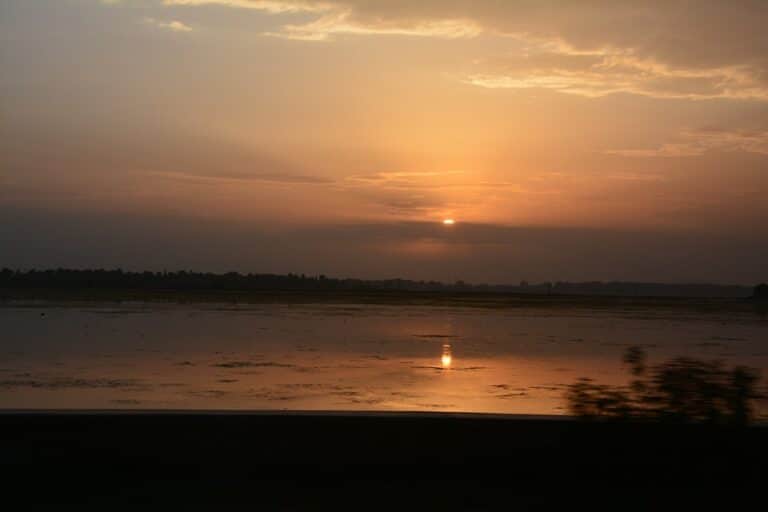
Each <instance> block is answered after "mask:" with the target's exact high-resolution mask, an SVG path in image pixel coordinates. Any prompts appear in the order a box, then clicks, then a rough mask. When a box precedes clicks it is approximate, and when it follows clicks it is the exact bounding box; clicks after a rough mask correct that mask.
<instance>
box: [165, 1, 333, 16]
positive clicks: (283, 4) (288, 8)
mask: <svg viewBox="0 0 768 512" xmlns="http://www.w3.org/2000/svg"><path fill="white" fill-rule="evenodd" d="M163 5H171V6H173V5H177V6H178V5H180V6H202V5H220V6H226V7H237V8H241V9H256V10H260V11H266V12H270V13H275V14H280V13H293V12H322V11H328V10H330V9H333V8H334V7H335V6H334V4H333V3H330V2H315V1H311V0H310V1H301V0H295V1H294V0H163Z"/></svg>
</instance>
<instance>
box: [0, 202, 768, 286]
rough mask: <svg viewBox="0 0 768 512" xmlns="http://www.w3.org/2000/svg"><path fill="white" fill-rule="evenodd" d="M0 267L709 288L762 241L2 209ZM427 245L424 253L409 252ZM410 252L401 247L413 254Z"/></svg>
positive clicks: (749, 274) (756, 259) (759, 268)
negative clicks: (284, 224)
mask: <svg viewBox="0 0 768 512" xmlns="http://www.w3.org/2000/svg"><path fill="white" fill-rule="evenodd" d="M0 214H1V215H2V217H3V219H4V222H3V223H2V224H0V245H2V247H3V248H4V250H3V251H2V253H0V267H2V266H10V267H31V266H36V267H57V266H65V267H100V268H103V267H123V268H126V269H137V270H144V269H150V270H162V269H163V268H168V269H172V268H177V269H194V270H205V271H228V270H239V271H246V272H299V273H302V272H304V273H309V274H315V273H325V274H328V275H336V276H351V277H366V278H377V277H397V276H400V277H405V278H414V279H441V280H448V281H452V280H455V279H465V280H468V281H473V282H516V281H518V280H520V279H530V280H557V279H564V280H591V279H602V280H611V279H619V280H647V281H716V282H735V283H744V284H750V283H754V282H756V281H758V280H761V279H764V278H765V276H764V270H765V264H764V263H765V259H766V258H767V257H768V245H767V244H766V242H765V237H760V236H757V235H756V234H755V233H754V232H753V229H751V228H750V229H746V230H741V231H739V230H736V229H734V230H733V231H732V232H731V233H730V234H728V235H727V236H726V235H719V234H715V233H707V232H697V233H685V234H684V233H679V232H672V231H630V230H610V229H584V228H544V227H514V226H503V225H492V224H466V223H463V224H462V223H459V224H457V225H456V226H454V227H452V228H446V227H444V226H442V225H441V224H439V223H423V222H400V223H397V222H395V223H362V224H350V225H335V226H316V227H294V228H282V229H280V230H270V229H269V228H268V227H267V226H263V225H258V224H253V223H246V222H232V221H227V222H225V221H211V220H201V219H191V218H171V217H148V216H139V215H134V216H121V215H106V214H105V215H101V216H93V215H87V214H75V213H64V212H60V211H50V212H43V211H40V210H36V211H29V210H22V209H11V208H9V207H2V210H0ZM422 247H426V248H427V249H429V250H428V251H427V252H421V251H420V250H419V248H422ZM414 248H415V250H412V249H414Z"/></svg>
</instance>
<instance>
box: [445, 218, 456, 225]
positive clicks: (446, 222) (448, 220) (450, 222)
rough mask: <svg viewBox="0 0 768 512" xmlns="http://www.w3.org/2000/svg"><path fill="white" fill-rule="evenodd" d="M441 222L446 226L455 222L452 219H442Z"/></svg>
mask: <svg viewBox="0 0 768 512" xmlns="http://www.w3.org/2000/svg"><path fill="white" fill-rule="evenodd" d="M443 224H445V225H446V226H453V225H454V224H456V221H455V220H453V219H444V220H443Z"/></svg>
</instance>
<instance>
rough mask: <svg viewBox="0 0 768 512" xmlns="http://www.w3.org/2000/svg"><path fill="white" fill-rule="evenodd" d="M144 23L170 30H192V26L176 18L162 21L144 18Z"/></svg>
mask: <svg viewBox="0 0 768 512" xmlns="http://www.w3.org/2000/svg"><path fill="white" fill-rule="evenodd" d="M144 23H146V24H147V25H152V26H153V27H156V28H160V29H163V30H170V31H172V32H192V27H190V26H189V25H187V24H185V23H183V22H181V21H177V20H171V21H163V20H158V19H156V18H144Z"/></svg>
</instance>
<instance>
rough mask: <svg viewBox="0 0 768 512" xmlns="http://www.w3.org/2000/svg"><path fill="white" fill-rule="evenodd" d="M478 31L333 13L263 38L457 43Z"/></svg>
mask: <svg viewBox="0 0 768 512" xmlns="http://www.w3.org/2000/svg"><path fill="white" fill-rule="evenodd" d="M481 32H482V28H481V27H480V26H479V25H478V24H476V23H474V22H473V21H471V20H466V19H440V20H431V21H414V22H410V23H395V22H387V21H385V20H382V21H378V22H374V23H370V22H368V23H362V22H359V21H356V20H355V19H354V18H353V17H352V16H351V12H349V11H341V12H335V13H332V14H328V15H326V16H322V17H320V18H318V19H316V20H313V21H310V22H308V23H303V24H299V25H285V26H283V27H282V29H281V30H280V31H279V32H268V33H266V35H270V36H274V37H282V38H285V39H295V40H302V41H327V40H329V39H331V38H332V36H335V35H342V34H349V35H398V36H413V37H436V38H445V39H457V38H463V37H475V36H477V35H479V34H480V33H481Z"/></svg>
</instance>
